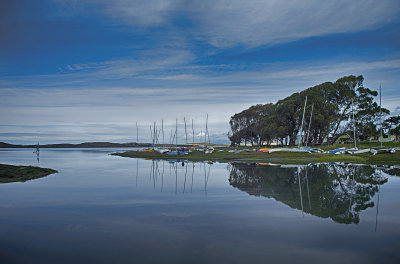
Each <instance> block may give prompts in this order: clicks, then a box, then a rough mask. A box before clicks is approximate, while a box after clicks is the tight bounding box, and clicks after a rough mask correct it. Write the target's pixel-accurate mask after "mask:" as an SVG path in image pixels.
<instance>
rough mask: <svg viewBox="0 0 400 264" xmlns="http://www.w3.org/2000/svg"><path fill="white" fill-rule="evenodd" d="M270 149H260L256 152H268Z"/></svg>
mask: <svg viewBox="0 0 400 264" xmlns="http://www.w3.org/2000/svg"><path fill="white" fill-rule="evenodd" d="M270 150H271V148H260V149H259V150H257V152H269V151H270Z"/></svg>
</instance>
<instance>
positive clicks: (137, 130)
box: [136, 122, 139, 143]
mask: <svg viewBox="0 0 400 264" xmlns="http://www.w3.org/2000/svg"><path fill="white" fill-rule="evenodd" d="M136 143H139V129H138V126H137V122H136Z"/></svg>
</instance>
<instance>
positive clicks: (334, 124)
mask: <svg viewBox="0 0 400 264" xmlns="http://www.w3.org/2000/svg"><path fill="white" fill-rule="evenodd" d="M363 81H364V77H363V76H361V75H360V76H354V75H350V76H345V77H342V78H340V79H338V80H337V81H336V82H333V83H332V82H325V83H322V84H319V85H317V86H314V87H311V88H308V89H306V90H304V91H302V92H300V93H294V94H292V95H290V96H288V97H286V98H284V99H282V100H279V101H278V102H276V103H275V104H266V105H255V106H251V107H250V108H248V109H246V110H243V111H242V112H240V113H238V114H235V115H234V116H232V117H231V120H230V126H231V132H230V134H229V139H230V140H231V144H232V145H237V144H240V143H241V142H246V143H247V142H250V143H251V144H257V145H261V144H270V143H271V142H272V141H276V142H279V143H281V144H289V145H294V144H295V142H296V139H297V137H298V135H299V133H300V131H301V124H302V114H303V108H304V103H305V99H306V97H307V108H306V111H305V120H304V125H303V130H302V131H303V132H302V133H301V134H302V141H303V143H305V141H306V140H308V142H307V143H312V144H321V143H322V142H324V140H326V139H329V140H330V143H332V142H333V141H335V140H336V139H337V138H338V137H339V136H340V135H342V134H343V133H345V132H347V131H351V130H352V129H353V122H351V120H352V113H354V119H355V125H356V128H357V129H356V132H357V135H358V136H359V137H360V138H362V139H367V138H368V137H369V136H373V135H376V134H377V124H378V121H379V119H380V118H381V116H380V115H379V113H380V107H379V106H378V105H377V103H376V102H374V97H375V96H377V92H376V91H373V90H370V89H368V88H365V87H364V86H363ZM311 111H312V116H311ZM382 113H383V114H385V115H386V114H389V110H387V109H384V108H382ZM310 122H311V125H310ZM308 128H309V129H308Z"/></svg>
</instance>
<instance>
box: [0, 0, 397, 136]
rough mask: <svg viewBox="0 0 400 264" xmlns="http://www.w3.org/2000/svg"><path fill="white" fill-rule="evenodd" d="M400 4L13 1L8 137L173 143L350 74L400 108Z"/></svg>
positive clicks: (8, 7)
mask: <svg viewBox="0 0 400 264" xmlns="http://www.w3.org/2000/svg"><path fill="white" fill-rule="evenodd" d="M399 28H400V2H399V1H398V0H364V1H349V0H336V1H331V0H307V1H304V0H288V1H281V0H264V1H258V0H246V1H239V0H202V1H184V0H146V1H140V0H113V1H106V0H36V1H31V0H25V1H24V0H5V1H1V2H0V111H1V115H0V141H5V142H10V143H35V142H37V141H40V142H41V143H57V142H73V143H76V142H85V141H113V142H132V141H136V125H135V124H136V122H137V123H138V126H139V141H140V142H144V141H149V139H150V128H149V126H150V125H151V124H153V122H154V121H155V122H157V125H158V126H160V125H161V120H162V119H163V120H164V125H165V131H166V134H165V138H166V141H167V140H169V138H170V133H171V130H172V129H174V127H175V120H176V118H178V122H179V132H178V135H179V139H180V140H181V141H184V138H183V134H184V125H183V119H184V117H185V118H186V120H187V121H188V127H190V130H191V121H192V120H193V123H194V129H195V134H196V136H197V138H198V135H199V134H200V133H201V131H204V130H205V122H206V115H207V113H208V114H209V130H210V136H211V138H212V139H214V140H223V139H226V133H227V132H228V130H229V125H228V122H229V118H230V116H232V115H233V114H235V113H237V112H239V111H241V110H243V109H245V108H247V107H249V106H251V105H254V104H259V103H270V102H276V101H277V100H279V99H282V98H284V97H286V96H288V95H290V94H291V93H293V92H298V91H301V90H303V89H306V88H308V87H311V86H314V85H317V84H319V83H322V82H325V81H335V80H336V79H338V78H340V77H342V76H345V75H350V74H354V75H359V74H362V75H364V78H365V86H366V87H369V88H371V89H374V90H378V89H379V85H382V89H383V93H382V100H383V106H384V107H386V108H389V109H390V110H391V111H392V114H400V30H399Z"/></svg>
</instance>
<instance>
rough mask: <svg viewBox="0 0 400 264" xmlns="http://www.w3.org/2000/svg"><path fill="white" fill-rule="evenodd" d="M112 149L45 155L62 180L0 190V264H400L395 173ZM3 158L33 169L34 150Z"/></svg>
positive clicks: (43, 162) (5, 153)
mask: <svg viewBox="0 0 400 264" xmlns="http://www.w3.org/2000/svg"><path fill="white" fill-rule="evenodd" d="M113 151H115V150H110V149H92V150H85V149H79V150H77V149H43V150H42V151H41V154H40V161H39V166H41V167H49V168H53V169H56V170H58V171H59V173H57V174H53V175H50V176H48V177H45V178H41V179H36V180H32V181H28V182H25V183H8V184H0V211H1V213H0V263H267V262H278V261H279V262H292V263H293V262H296V263H298V262H305V261H310V262H321V263H361V262H362V263H377V262H380V263H396V262H397V263H399V260H400V251H399V248H400V210H399V209H400V177H399V176H396V175H400V169H398V168H395V167H384V168H383V167H370V166H345V165H334V164H325V165H324V164H320V165H309V166H276V167H275V166H264V165H262V164H261V165H260V164H259V165H257V164H243V163H237V164H226V163H214V164H209V163H184V164H182V162H179V163H178V162H172V163H170V162H167V161H150V160H142V159H140V160H138V159H130V158H122V157H115V156H110V155H108V154H109V153H111V152H113ZM119 151H121V150H119ZM0 163H7V164H16V165H38V161H37V160H36V156H34V155H33V153H32V150H30V149H29V150H26V149H19V150H0Z"/></svg>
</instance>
